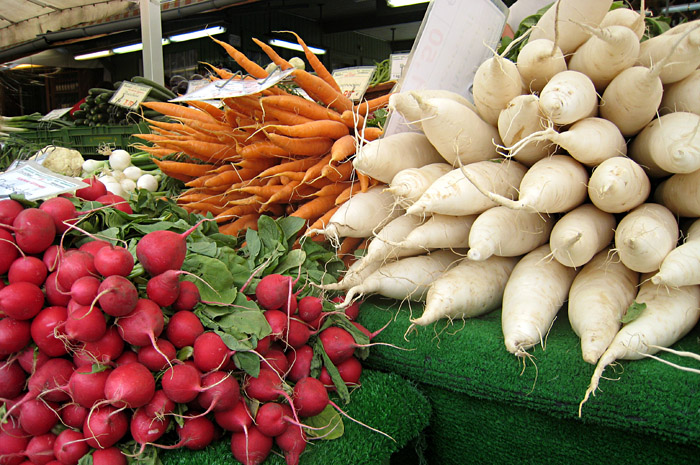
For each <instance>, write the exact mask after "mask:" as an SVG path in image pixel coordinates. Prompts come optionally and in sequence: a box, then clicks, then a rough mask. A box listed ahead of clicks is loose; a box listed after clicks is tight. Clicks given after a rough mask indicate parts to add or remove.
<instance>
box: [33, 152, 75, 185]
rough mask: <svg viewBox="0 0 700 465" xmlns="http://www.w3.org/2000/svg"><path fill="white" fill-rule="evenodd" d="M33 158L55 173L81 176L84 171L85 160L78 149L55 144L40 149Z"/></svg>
mask: <svg viewBox="0 0 700 465" xmlns="http://www.w3.org/2000/svg"><path fill="white" fill-rule="evenodd" d="M32 159H36V160H37V161H38V162H40V163H41V164H42V165H43V166H44V168H47V169H49V170H51V171H53V172H54V173H58V174H63V175H65V176H73V177H77V176H80V174H81V173H82V171H83V162H85V160H84V159H83V156H82V155H81V154H80V152H78V151H77V150H74V149H69V148H66V147H56V146H53V145H49V146H46V147H44V148H43V149H41V150H39V151H38V152H37V153H36V155H34V156H33V157H32Z"/></svg>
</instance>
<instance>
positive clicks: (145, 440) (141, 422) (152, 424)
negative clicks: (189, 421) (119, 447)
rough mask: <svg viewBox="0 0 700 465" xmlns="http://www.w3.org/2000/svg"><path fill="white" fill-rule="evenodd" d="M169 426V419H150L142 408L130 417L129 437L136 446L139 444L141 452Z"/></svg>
mask: <svg viewBox="0 0 700 465" xmlns="http://www.w3.org/2000/svg"><path fill="white" fill-rule="evenodd" d="M168 426H170V417H163V416H161V417H159V418H155V417H151V416H149V415H148V414H147V413H146V411H144V410H143V408H140V409H136V411H135V412H134V414H133V415H132V417H131V423H130V425H129V432H131V437H132V438H133V439H134V441H136V442H137V443H138V444H141V446H142V451H143V449H145V447H146V445H147V444H151V443H153V442H155V441H157V440H158V439H160V438H161V436H163V434H165V431H166V430H167V429H168Z"/></svg>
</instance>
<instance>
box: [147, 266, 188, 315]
mask: <svg viewBox="0 0 700 465" xmlns="http://www.w3.org/2000/svg"><path fill="white" fill-rule="evenodd" d="M182 273H186V271H182V270H165V271H164V272H162V273H160V274H157V275H155V276H153V277H152V278H151V279H149V280H148V282H147V283H146V294H147V295H148V298H149V299H151V300H152V301H154V302H155V303H157V304H158V305H160V306H161V307H169V306H170V305H172V304H173V303H175V301H176V300H177V296H178V294H179V293H180V279H179V276H180V274H182Z"/></svg>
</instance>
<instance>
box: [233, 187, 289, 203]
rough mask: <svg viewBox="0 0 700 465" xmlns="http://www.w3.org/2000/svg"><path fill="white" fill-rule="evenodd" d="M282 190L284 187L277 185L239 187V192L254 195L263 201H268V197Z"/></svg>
mask: <svg viewBox="0 0 700 465" xmlns="http://www.w3.org/2000/svg"><path fill="white" fill-rule="evenodd" d="M282 189H284V186H283V185H281V184H278V185H272V186H269V185H265V186H246V187H241V188H240V189H239V190H240V191H241V192H245V193H246V194H251V195H256V196H258V197H262V198H263V199H265V200H268V199H269V198H270V197H272V196H273V195H275V194H276V193H277V192H279V191H281V190H282Z"/></svg>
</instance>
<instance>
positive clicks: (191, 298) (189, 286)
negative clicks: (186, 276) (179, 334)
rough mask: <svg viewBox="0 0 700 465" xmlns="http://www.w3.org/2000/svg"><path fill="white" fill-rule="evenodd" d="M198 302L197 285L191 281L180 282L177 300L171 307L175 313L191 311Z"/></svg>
mask: <svg viewBox="0 0 700 465" xmlns="http://www.w3.org/2000/svg"><path fill="white" fill-rule="evenodd" d="M200 300H201V296H200V294H199V288H198V287H197V285H196V284H195V283H193V282H192V281H181V282H180V292H179V293H178V294H177V299H175V302H173V305H172V306H173V309H175V310H177V311H182V310H192V309H194V307H195V305H197V304H198V303H199V301H200Z"/></svg>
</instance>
